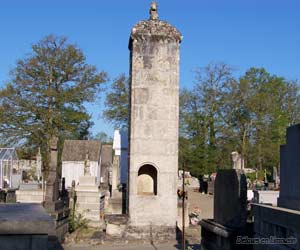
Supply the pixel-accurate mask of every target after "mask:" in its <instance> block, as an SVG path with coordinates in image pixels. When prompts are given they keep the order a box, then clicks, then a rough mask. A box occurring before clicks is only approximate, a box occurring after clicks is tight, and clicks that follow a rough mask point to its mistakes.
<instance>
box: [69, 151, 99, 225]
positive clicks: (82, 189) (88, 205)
mask: <svg viewBox="0 0 300 250" xmlns="http://www.w3.org/2000/svg"><path fill="white" fill-rule="evenodd" d="M75 190H76V197H77V200H76V209H75V211H76V212H77V213H81V214H82V215H83V216H84V217H85V218H86V219H88V220H89V224H90V226H96V227H97V226H99V225H100V208H101V204H100V203H101V196H102V195H101V192H100V190H99V186H98V185H97V180H96V176H92V175H91V171H90V162H89V155H88V152H87V154H86V159H85V163H84V176H80V177H79V185H78V186H76V188H75Z"/></svg>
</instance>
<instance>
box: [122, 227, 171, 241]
mask: <svg viewBox="0 0 300 250" xmlns="http://www.w3.org/2000/svg"><path fill="white" fill-rule="evenodd" d="M125 237H126V238H127V239H143V240H150V241H165V240H169V241H174V240H176V226H174V227H170V226H154V225H148V226H133V225H128V226H127V228H126V232H125Z"/></svg>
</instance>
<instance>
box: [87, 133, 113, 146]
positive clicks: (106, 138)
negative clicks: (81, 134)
mask: <svg viewBox="0 0 300 250" xmlns="http://www.w3.org/2000/svg"><path fill="white" fill-rule="evenodd" d="M91 139H93V140H99V141H101V143H103V144H112V143H113V138H111V137H110V136H108V135H107V134H106V133H105V132H99V133H97V134H96V135H95V136H93V137H92V138H91Z"/></svg>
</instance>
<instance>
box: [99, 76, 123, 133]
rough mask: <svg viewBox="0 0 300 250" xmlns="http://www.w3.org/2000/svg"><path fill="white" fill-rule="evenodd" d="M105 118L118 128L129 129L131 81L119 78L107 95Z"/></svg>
mask: <svg viewBox="0 0 300 250" xmlns="http://www.w3.org/2000/svg"><path fill="white" fill-rule="evenodd" d="M103 116H104V118H105V119H106V120H107V121H108V122H110V123H111V124H113V125H114V126H115V127H116V128H127V127H128V121H129V79H128V78H127V77H126V76H125V74H121V75H120V76H118V77H117V78H116V79H115V80H114V81H113V83H112V84H111V86H110V88H109V91H108V92H107V94H106V99H105V109H104V112H103Z"/></svg>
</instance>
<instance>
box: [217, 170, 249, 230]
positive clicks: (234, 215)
mask: <svg viewBox="0 0 300 250" xmlns="http://www.w3.org/2000/svg"><path fill="white" fill-rule="evenodd" d="M214 192H215V193H214V221H215V222H217V223H219V224H221V225H224V226H227V227H230V228H243V227H245V225H246V221H247V181H246V176H245V175H244V174H242V173H240V172H238V171H237V170H234V169H230V170H220V171H218V174H217V178H216V181H215V190H214Z"/></svg>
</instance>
